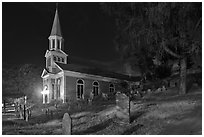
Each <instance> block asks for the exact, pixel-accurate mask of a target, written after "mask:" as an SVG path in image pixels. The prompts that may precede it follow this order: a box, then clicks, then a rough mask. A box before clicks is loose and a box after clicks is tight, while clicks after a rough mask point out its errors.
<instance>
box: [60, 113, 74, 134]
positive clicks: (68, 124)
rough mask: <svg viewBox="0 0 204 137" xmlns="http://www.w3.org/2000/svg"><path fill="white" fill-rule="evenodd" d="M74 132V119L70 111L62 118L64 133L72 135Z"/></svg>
mask: <svg viewBox="0 0 204 137" xmlns="http://www.w3.org/2000/svg"><path fill="white" fill-rule="evenodd" d="M71 132H72V119H71V117H70V115H69V114H68V113H65V114H64V116H63V119H62V134H63V135H71Z"/></svg>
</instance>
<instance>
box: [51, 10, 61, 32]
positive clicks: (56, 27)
mask: <svg viewBox="0 0 204 137" xmlns="http://www.w3.org/2000/svg"><path fill="white" fill-rule="evenodd" d="M55 35H57V36H62V33H61V27H60V22H59V16H58V10H57V9H56V12H55V18H54V22H53V25H52V31H51V34H50V36H55Z"/></svg>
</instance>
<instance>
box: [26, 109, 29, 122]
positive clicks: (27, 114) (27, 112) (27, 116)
mask: <svg viewBox="0 0 204 137" xmlns="http://www.w3.org/2000/svg"><path fill="white" fill-rule="evenodd" d="M28 118H29V109H27V110H26V122H28Z"/></svg>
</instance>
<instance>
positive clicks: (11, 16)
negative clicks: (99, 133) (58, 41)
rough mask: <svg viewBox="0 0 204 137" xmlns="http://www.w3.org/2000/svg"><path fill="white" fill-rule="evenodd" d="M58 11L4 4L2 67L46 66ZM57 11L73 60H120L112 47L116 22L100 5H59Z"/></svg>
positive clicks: (49, 5) (47, 5)
mask: <svg viewBox="0 0 204 137" xmlns="http://www.w3.org/2000/svg"><path fill="white" fill-rule="evenodd" d="M55 9H56V3H22V2H18V3H11V2H7V3H5V2H4V3H3V6H2V31H3V32H2V34H3V36H2V37H3V39H2V40H3V41H2V45H3V46H2V54H3V59H2V61H3V65H4V64H5V63H6V64H25V63H34V64H39V65H42V66H45V57H44V55H45V52H46V50H47V49H48V37H49V35H50V32H51V28H52V23H53V20H54V14H55ZM58 11H59V19H60V25H61V29H62V34H63V38H64V39H65V52H66V53H67V54H68V55H69V57H70V58H75V59H80V60H81V59H85V60H96V61H95V62H100V63H102V64H104V63H105V64H106V63H111V62H114V61H115V60H118V58H119V55H118V53H117V52H116V51H115V45H114V44H113V38H114V36H115V34H116V26H115V22H114V19H113V18H112V17H110V16H109V15H108V14H107V13H105V12H104V11H103V10H102V9H101V8H100V5H99V3H90V2H89V3H88V2H87V3H80V2H78V3H71V2H67V3H58ZM69 57H68V61H69Z"/></svg>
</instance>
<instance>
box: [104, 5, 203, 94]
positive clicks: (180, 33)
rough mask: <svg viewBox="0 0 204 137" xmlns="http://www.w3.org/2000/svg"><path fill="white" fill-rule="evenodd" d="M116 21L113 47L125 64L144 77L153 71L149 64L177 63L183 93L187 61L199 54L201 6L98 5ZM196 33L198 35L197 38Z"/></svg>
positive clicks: (182, 92) (181, 92)
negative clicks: (137, 66)
mask: <svg viewBox="0 0 204 137" xmlns="http://www.w3.org/2000/svg"><path fill="white" fill-rule="evenodd" d="M101 5H102V7H103V9H105V10H106V11H108V13H110V14H111V15H112V16H114V17H115V19H116V25H117V27H118V31H119V33H118V35H117V36H116V39H115V41H116V42H115V43H116V45H117V47H118V50H120V51H122V52H121V53H122V55H123V57H125V58H126V59H127V60H129V59H130V58H131V59H132V58H134V59H135V62H137V63H133V64H140V65H141V68H142V70H144V73H146V72H148V71H149V70H154V69H153V68H154V65H153V64H154V63H152V61H153V60H155V59H156V60H157V62H159V63H160V64H165V59H164V58H166V56H170V57H168V59H170V58H171V59H179V60H180V94H185V93H186V64H187V63H186V62H187V59H188V58H190V57H192V56H194V55H198V54H202V53H201V52H202V51H201V39H198V38H196V37H195V35H198V36H201V31H200V32H199V31H198V30H199V29H200V28H201V20H202V3H102V4H101ZM197 33H200V34H197Z"/></svg>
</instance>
